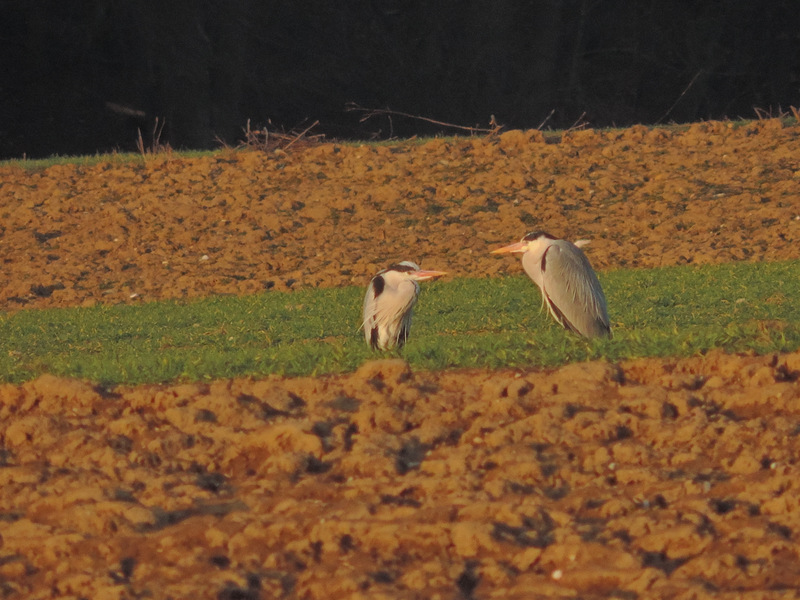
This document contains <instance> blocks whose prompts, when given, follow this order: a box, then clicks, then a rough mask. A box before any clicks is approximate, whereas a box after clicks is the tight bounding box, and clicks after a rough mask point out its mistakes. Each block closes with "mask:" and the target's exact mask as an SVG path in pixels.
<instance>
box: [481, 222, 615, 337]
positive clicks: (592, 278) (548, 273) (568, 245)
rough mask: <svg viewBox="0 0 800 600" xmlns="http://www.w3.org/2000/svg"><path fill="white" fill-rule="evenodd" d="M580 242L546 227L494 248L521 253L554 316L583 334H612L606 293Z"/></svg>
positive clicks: (498, 252)
mask: <svg viewBox="0 0 800 600" xmlns="http://www.w3.org/2000/svg"><path fill="white" fill-rule="evenodd" d="M586 243H588V242H586V241H585V240H581V241H580V242H578V245H576V244H573V243H572V242H568V241H567V240H561V239H557V238H555V237H553V236H552V235H550V234H548V233H545V232H543V231H534V232H532V233H529V234H527V235H526V236H525V237H524V238H522V240H521V241H519V242H517V243H514V244H511V245H509V246H505V247H503V248H498V249H497V250H494V251H493V253H495V254H503V253H508V252H517V253H522V267H523V269H525V272H526V273H527V274H528V276H529V277H530V278H531V279H532V280H533V282H534V283H535V284H536V285H537V286H538V287H539V289H540V291H541V293H542V299H543V301H544V303H545V304H546V305H547V309H548V311H549V312H550V314H551V315H552V317H553V319H555V321H556V322H557V323H559V324H560V325H561V326H563V327H565V328H566V329H568V330H570V331H572V332H574V333H577V334H579V335H582V336H584V337H588V338H592V337H604V336H610V335H611V323H610V321H609V318H608V309H607V306H606V297H605V294H604V293H603V288H602V287H601V285H600V281H599V280H598V279H597V275H596V274H595V272H594V270H593V269H592V265H591V264H590V263H589V259H588V258H586V255H585V254H584V253H583V251H582V250H581V249H580V247H579V245H580V246H583V245H585V244H586Z"/></svg>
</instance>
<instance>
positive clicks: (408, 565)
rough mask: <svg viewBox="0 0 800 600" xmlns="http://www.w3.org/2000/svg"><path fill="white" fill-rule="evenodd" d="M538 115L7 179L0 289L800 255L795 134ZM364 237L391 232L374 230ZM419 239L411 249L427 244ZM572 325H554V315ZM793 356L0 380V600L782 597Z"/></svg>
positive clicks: (136, 289)
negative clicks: (546, 120)
mask: <svg viewBox="0 0 800 600" xmlns="http://www.w3.org/2000/svg"><path fill="white" fill-rule="evenodd" d="M552 141H553V140H545V139H544V138H543V136H542V134H541V133H539V132H521V131H512V132H508V133H505V134H503V135H500V136H497V137H494V138H479V139H478V138H476V139H462V140H455V141H454V140H434V141H430V142H426V143H424V144H414V143H403V144H399V145H396V146H385V147H381V146H378V147H367V146H362V147H356V146H346V145H341V144H334V143H329V144H322V145H316V146H309V147H306V148H300V149H293V150H291V151H289V152H288V153H287V152H282V151H278V152H272V153H269V154H264V153H259V152H252V151H241V152H233V151H230V152H226V153H224V154H223V155H221V156H219V157H214V158H197V159H187V158H176V157H172V156H169V155H165V156H162V155H157V156H151V157H147V158H146V160H144V161H143V162H142V163H140V164H129V165H120V164H111V163H108V164H101V165H97V166H93V167H76V166H54V167H51V168H49V169H46V170H44V171H41V172H38V173H26V172H24V171H22V170H20V169H16V168H11V167H6V168H3V169H0V265H2V269H1V270H0V309H1V310H5V311H15V310H30V309H37V308H44V307H61V306H70V305H87V304H92V303H95V302H141V301H148V300H155V299H160V298H174V297H194V296H199V295H204V294H209V293H233V294H244V293H258V292H263V291H265V290H270V289H273V290H284V289H296V288H298V287H303V286H339V285H352V284H356V285H366V282H367V281H368V280H369V277H370V276H371V275H372V274H373V273H374V272H375V271H376V270H377V269H379V268H381V267H383V266H385V264H386V263H388V262H391V261H394V260H398V259H405V258H408V259H414V260H418V261H422V262H423V263H424V264H425V265H426V266H428V267H430V268H442V269H446V270H448V271H450V272H451V273H453V274H454V275H455V276H482V275H485V276H489V277H491V276H494V275H497V274H498V273H503V272H518V271H519V268H520V267H519V263H518V261H515V260H513V259H508V260H503V259H498V258H496V257H490V256H489V255H488V250H489V249H491V248H492V247H495V245H499V244H504V243H507V242H510V241H513V240H515V239H518V238H519V237H521V236H522V235H523V234H524V233H525V232H526V231H528V230H531V229H540V228H541V229H546V230H549V231H551V232H552V233H554V234H557V235H561V236H564V237H568V238H571V239H578V238H590V239H592V240H593V241H592V244H591V246H590V247H589V254H590V257H591V260H592V263H593V264H594V265H595V266H596V267H597V268H599V269H613V268H619V267H631V266H636V267H653V266H660V265H673V264H686V263H712V262H727V261H733V260H752V261H764V260H779V259H790V258H791V259H794V258H798V252H800V250H798V244H797V241H798V236H799V235H800V194H799V193H798V190H800V127H798V126H797V125H796V124H795V125H792V126H785V125H784V124H781V123H780V122H779V121H762V122H757V123H751V124H745V125H743V126H738V127H737V126H734V125H733V124H730V123H702V124H696V125H693V126H691V127H690V128H688V129H687V130H685V131H677V130H675V131H673V130H666V129H657V130H652V131H651V130H648V129H646V128H644V127H634V128H631V129H627V130H624V131H611V132H596V131H579V132H571V133H568V134H566V135H564V136H563V138H562V139H561V140H559V141H558V143H550V142H552ZM376 242H379V243H376ZM409 249H414V250H413V254H412V253H411V251H410V250H409ZM565 335H566V334H565ZM799 378H800V353H790V354H785V355H774V356H763V357H754V356H727V355H724V354H721V353H716V352H712V353H710V354H708V355H707V356H704V357H695V358H691V359H681V360H676V359H666V360H661V359H659V360H655V359H652V360H638V361H628V362H624V363H621V364H615V365H612V364H606V363H586V364H574V365H569V366H566V367H563V368H561V369H557V370H525V369H515V370H498V371H451V372H441V373H425V372H413V371H412V370H410V369H409V367H408V365H407V364H406V363H404V362H403V361H401V360H377V361H372V362H368V363H365V364H364V365H363V366H362V367H361V368H360V369H359V370H358V371H357V372H356V373H352V374H349V375H341V376H326V377H318V378H293V379H291V378H279V377H268V378H264V379H237V380H225V381H217V382H213V383H211V384H200V383H198V384H172V385H146V386H137V387H126V386H119V387H115V388H106V387H102V386H98V385H96V384H95V383H93V382H85V381H77V380H66V379H58V378H55V377H52V376H50V375H45V376H42V377H39V378H38V379H36V380H33V381H30V382H27V383H25V384H22V385H8V384H6V385H0V595H2V597H9V598H51V597H52V598H56V597H58V598H67V597H73V598H80V597H84V598H140V597H148V598H187V597H197V598H223V599H225V598H227V599H233V598H273V597H286V598H308V599H317V598H319V599H323V598H402V599H406V598H408V599H411V598H425V599H431V598H441V599H452V598H474V599H482V598H487V599H488V598H503V599H514V598H519V599H522V598H526V599H527V598H561V597H564V598H574V597H581V598H600V597H603V598H606V597H616V598H678V599H680V598H686V599H688V598H697V599H700V598H711V597H714V598H720V597H722V598H752V599H755V598H789V597H793V594H794V593H795V590H796V589H798V588H800V556H799V554H800V494H799V493H798V490H797V487H798V481H800V467H798V457H800V435H798V434H800V387H799V386H798V379H799Z"/></svg>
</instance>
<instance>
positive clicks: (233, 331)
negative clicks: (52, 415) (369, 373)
mask: <svg viewBox="0 0 800 600" xmlns="http://www.w3.org/2000/svg"><path fill="white" fill-rule="evenodd" d="M600 279H601V281H602V284H603V287H604V289H605V290H606V295H607V297H608V304H609V313H610V316H611V321H612V326H613V331H614V337H613V339H610V340H607V339H601V340H588V341H587V340H584V339H581V338H579V337H576V336H574V335H571V334H569V333H567V332H566V331H564V330H563V329H561V328H560V327H558V326H557V325H556V324H555V323H553V321H552V320H551V319H550V317H549V316H548V315H547V313H546V311H544V310H541V298H540V296H539V292H538V290H537V289H536V287H535V286H534V285H533V284H532V283H531V281H530V280H529V279H528V278H527V277H525V276H523V275H519V276H514V277H506V278H499V279H456V280H450V281H439V282H430V283H426V284H423V286H422V287H423V291H422V294H421V296H420V299H419V303H418V304H417V308H416V311H415V318H414V324H413V326H412V329H411V337H410V339H409V342H408V344H407V345H406V348H404V350H403V351H402V353H401V355H402V356H403V357H404V358H405V359H406V360H408V361H409V363H410V364H411V365H412V366H413V367H415V368H419V369H443V368H454V367H489V368H497V367H504V366H555V365H560V364H564V363H567V362H573V361H583V360H590V359H599V358H605V359H608V360H611V361H615V360H619V359H623V358H635V357H644V356H690V355H694V354H698V353H702V352H705V351H707V350H709V349H712V348H721V349H723V350H725V351H728V352H746V351H752V352H756V353H760V354H763V353H768V352H775V351H793V350H796V349H798V348H800V306H799V305H798V302H797V298H800V261H792V262H782V263H755V264H753V263H735V264H727V265H717V266H704V267H669V268H662V269H648V270H620V271H613V272H609V273H601V274H600ZM363 294H364V289H362V288H353V287H351V288H338V289H321V290H301V291H297V292H291V293H277V292H270V293H265V294H261V295H257V296H245V297H231V296H215V297H211V298H206V299H203V300H198V301H193V302H152V303H147V304H142V305H138V306H125V305H117V306H95V307H92V308H68V309H47V310H24V311H20V312H17V313H14V314H0V381H6V382H21V381H25V380H28V379H31V378H33V377H36V376H37V375H39V374H41V373H45V372H47V373H52V374H56V375H63V376H74V377H82V378H88V379H91V380H94V381H98V382H101V383H104V384H116V383H144V382H161V381H172V380H208V379H215V378H224V377H237V376H247V375H253V376H262V375H267V374H271V373H276V374H285V375H308V374H313V375H320V374H323V373H338V372H346V371H352V370H354V369H356V368H357V367H358V366H359V365H360V364H361V363H363V362H364V361H365V360H368V359H370V358H372V357H375V356H381V355H380V354H376V353H373V352H371V351H369V350H368V349H367V347H366V345H365V343H364V339H363V335H362V332H360V331H359V330H358V328H359V325H360V312H361V302H362V298H363Z"/></svg>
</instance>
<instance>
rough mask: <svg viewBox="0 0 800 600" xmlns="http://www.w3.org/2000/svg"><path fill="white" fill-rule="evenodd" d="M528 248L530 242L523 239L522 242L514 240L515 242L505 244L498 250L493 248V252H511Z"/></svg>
mask: <svg viewBox="0 0 800 600" xmlns="http://www.w3.org/2000/svg"><path fill="white" fill-rule="evenodd" d="M527 249H528V242H526V241H524V240H523V241H521V242H514V243H513V244H509V245H508V246H503V247H502V248H498V249H497V250H492V251H491V254H509V253H510V252H525V251H526V250H527Z"/></svg>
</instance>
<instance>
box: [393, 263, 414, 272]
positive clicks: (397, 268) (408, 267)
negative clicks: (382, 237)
mask: <svg viewBox="0 0 800 600" xmlns="http://www.w3.org/2000/svg"><path fill="white" fill-rule="evenodd" d="M386 270H387V271H399V272H400V273H411V272H413V271H416V269H415V268H414V267H412V266H411V265H402V264H399V263H398V264H396V265H389V268H388V269H386Z"/></svg>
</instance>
